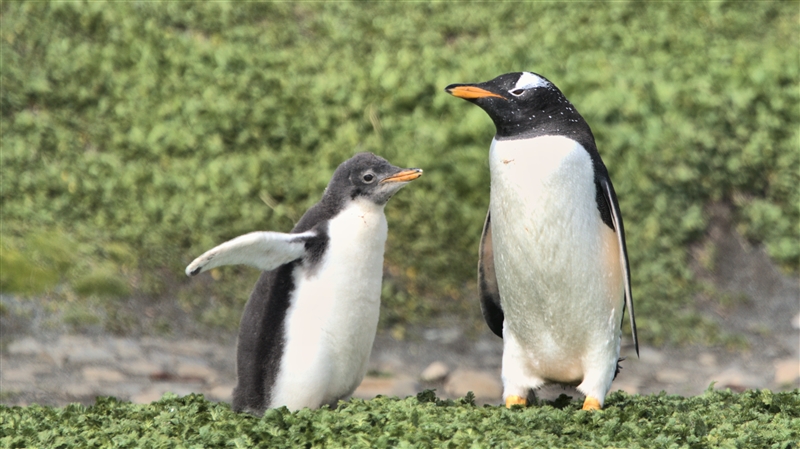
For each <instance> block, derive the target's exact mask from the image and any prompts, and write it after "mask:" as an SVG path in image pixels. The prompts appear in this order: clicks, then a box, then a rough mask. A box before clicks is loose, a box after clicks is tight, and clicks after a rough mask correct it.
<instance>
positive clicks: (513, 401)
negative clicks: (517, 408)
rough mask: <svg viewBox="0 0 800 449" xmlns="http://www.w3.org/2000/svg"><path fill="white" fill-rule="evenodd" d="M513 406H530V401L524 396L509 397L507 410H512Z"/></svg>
mask: <svg viewBox="0 0 800 449" xmlns="http://www.w3.org/2000/svg"><path fill="white" fill-rule="evenodd" d="M512 405H521V406H523V407H524V406H526V405H528V400H527V399H525V398H523V397H522V396H509V397H507V398H506V408H511V406H512Z"/></svg>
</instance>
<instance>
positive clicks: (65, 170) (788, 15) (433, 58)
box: [0, 2, 800, 344]
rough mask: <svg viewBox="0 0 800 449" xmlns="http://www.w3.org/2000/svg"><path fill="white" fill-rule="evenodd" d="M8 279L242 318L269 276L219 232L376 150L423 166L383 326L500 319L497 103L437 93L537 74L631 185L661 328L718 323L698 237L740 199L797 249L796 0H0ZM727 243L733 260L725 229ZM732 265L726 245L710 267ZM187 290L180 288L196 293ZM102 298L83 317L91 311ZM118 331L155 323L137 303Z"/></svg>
mask: <svg viewBox="0 0 800 449" xmlns="http://www.w3.org/2000/svg"><path fill="white" fill-rule="evenodd" d="M0 13H1V14H0V15H1V16H2V17H0V27H1V28H2V29H1V30H0V50H1V51H2V73H0V82H1V83H2V92H0V106H1V107H2V116H1V117H0V120H2V121H1V122H0V126H1V128H2V151H0V164H1V165H2V177H0V201H2V212H1V213H2V217H1V218H2V229H0V239H1V240H2V251H0V291H2V292H3V293H14V294H17V295H21V296H24V297H31V298H40V299H41V298H44V299H48V298H49V299H51V300H52V301H53V302H54V303H57V304H67V305H72V306H74V305H76V304H86V303H88V304H91V305H92V307H98V308H99V309H100V310H105V311H106V312H107V314H108V316H112V315H113V314H114V313H117V312H116V311H117V310H118V307H117V303H118V301H120V298H127V297H130V296H136V297H147V298H164V300H165V301H176V300H177V301H180V303H181V305H182V306H184V307H186V308H187V310H193V309H194V308H200V309H202V312H203V313H202V315H201V316H200V319H201V320H203V322H204V323H205V324H206V325H209V326H212V325H213V326H216V325H219V326H223V327H228V328H233V327H235V326H236V325H237V323H238V318H239V313H240V310H241V307H242V305H243V303H244V300H245V299H246V298H247V295H248V293H249V290H250V288H251V286H252V284H253V282H254V280H255V278H256V277H257V273H254V272H253V270H249V269H245V268H226V269H222V270H219V271H217V272H215V273H214V277H213V279H212V278H211V277H204V278H203V279H201V280H195V281H193V282H189V281H187V280H186V279H184V277H183V273H182V270H183V267H184V266H185V265H186V264H187V263H188V262H189V261H191V260H192V258H193V257H195V256H197V255H199V254H200V253H201V252H202V251H204V250H206V249H208V248H210V247H211V246H213V245H215V244H218V243H220V242H222V241H224V240H225V239H228V238H231V237H234V236H236V235H239V234H242V233H245V232H249V231H253V230H277V231H288V230H289V229H290V228H291V227H292V225H293V223H294V221H295V220H297V218H298V217H299V216H300V215H301V214H302V212H303V211H304V210H305V209H306V208H307V207H309V206H310V205H311V204H313V203H314V202H316V201H317V200H318V198H319V196H320V195H321V192H322V189H323V188H324V186H325V184H326V183H327V181H328V179H329V177H330V175H331V173H332V172H333V170H334V168H335V167H336V166H337V165H338V164H339V163H340V162H341V161H343V160H344V159H346V158H348V157H349V156H350V155H352V154H353V153H354V152H356V151H373V152H375V153H378V154H380V155H382V156H384V157H386V158H387V159H389V160H390V161H392V162H393V163H395V164H397V165H400V166H409V167H411V166H416V167H422V168H424V169H425V176H424V177H423V178H422V179H421V180H420V181H418V182H415V183H414V184H413V185H411V186H409V187H408V188H407V189H405V190H403V191H402V192H401V193H400V194H399V195H398V196H397V197H396V198H395V199H393V200H392V202H391V203H390V204H389V205H388V207H387V214H388V219H389V224H390V235H389V241H388V245H387V251H388V252H387V260H386V266H387V279H386V283H385V288H384V296H383V300H384V310H383V313H382V326H383V327H384V328H387V327H394V328H395V329H396V330H399V331H400V332H398V335H401V334H402V332H401V331H402V326H404V325H405V324H407V323H413V322H418V321H419V320H420V319H424V318H427V317H430V316H433V315H436V314H437V313H441V312H448V313H460V314H461V315H466V316H469V317H471V319H473V320H474V323H475V325H476V326H482V324H481V323H480V318H479V314H478V312H477V302H476V300H475V297H476V296H475V287H474V284H475V280H474V278H475V268H476V253H477V241H478V238H479V235H480V230H481V225H482V221H483V217H484V214H485V209H486V207H487V204H488V193H489V192H488V187H489V174H488V167H487V150H488V146H489V142H490V140H491V137H492V135H493V132H494V130H493V127H492V124H491V122H490V120H489V119H488V118H487V117H486V116H485V114H483V113H482V112H481V111H480V110H479V109H478V108H474V107H470V106H469V105H467V104H465V103H464V102H462V101H458V100H457V99H454V98H451V97H450V96H448V95H447V94H445V93H444V92H443V91H442V89H443V87H444V86H446V85H447V84H450V83H453V82H470V81H482V80H486V79H489V78H492V77H494V76H496V75H498V74H500V73H505V72H509V71H518V70H532V71H536V72H538V73H541V74H543V75H545V76H546V77H548V78H549V79H551V80H552V81H553V82H555V83H556V84H557V85H558V86H559V87H560V88H561V89H562V90H563V91H564V92H565V93H566V95H567V96H568V98H570V99H571V100H572V101H573V103H575V105H576V106H577V108H578V109H579V110H580V111H581V112H582V114H583V115H584V116H585V117H586V119H587V121H588V122H589V124H590V125H591V126H592V128H593V130H594V132H595V135H596V137H597V141H598V148H599V149H600V152H601V154H602V156H603V158H604V160H605V162H606V165H607V166H608V167H609V171H610V173H611V176H612V179H613V181H614V183H615V186H616V190H617V192H618V195H619V198H620V203H621V208H622V212H623V215H624V217H625V224H626V230H627V233H628V245H629V253H630V257H631V266H632V270H633V289H634V295H635V297H636V307H637V312H638V317H639V327H640V335H641V338H642V339H643V340H644V341H646V342H650V343H655V344H659V343H664V342H684V343H686V342H703V343H710V342H715V341H719V335H718V333H717V332H716V331H715V330H714V328H713V326H710V325H709V324H708V323H706V322H705V321H703V320H702V319H700V318H699V315H698V314H697V313H696V312H695V311H694V308H693V303H694V298H695V297H697V295H698V294H700V293H705V294H706V295H707V296H709V297H711V298H714V297H715V293H714V292H713V291H709V289H708V288H707V287H706V286H704V285H702V284H700V283H699V282H698V281H697V279H696V278H695V277H694V275H693V273H692V271H691V270H690V269H689V267H688V263H687V262H688V257H689V256H688V253H687V247H688V245H690V244H691V243H693V242H696V241H698V240H699V239H700V238H701V237H702V236H703V233H704V231H705V230H706V227H707V225H708V217H707V215H706V213H705V210H706V207H707V206H708V205H709V204H711V203H725V204H727V205H730V206H731V207H732V208H733V210H734V218H733V219H734V223H735V225H736V227H737V229H738V230H739V231H740V232H741V233H743V234H744V235H745V236H746V237H748V238H749V239H751V240H752V241H754V242H756V243H763V244H764V245H765V247H766V249H767V251H768V252H769V254H770V256H771V257H772V258H773V260H774V261H775V262H777V263H778V264H780V265H781V266H782V267H783V268H784V269H786V270H787V271H789V272H792V273H796V272H797V270H798V266H799V265H800V245H798V241H800V228H799V227H798V222H800V211H799V210H798V207H800V188H798V186H799V185H800V174H799V173H800V151H798V141H799V140H800V131H799V129H800V127H799V126H798V124H800V110H798V106H797V105H798V104H800V101H799V100H800V98H799V97H800V89H798V84H797V80H798V79H799V77H798V75H799V74H800V73H799V72H800V68H799V67H800V64H799V63H798V52H797V48H796V43H797V41H798V36H800V27H799V26H798V23H800V20H799V19H800V17H799V15H798V9H797V4H796V3H794V2H748V3H740V2H710V3H694V2H693V3H691V4H689V3H658V4H648V5H645V4H639V3H626V2H614V3H612V4H599V3H598V4H595V3H592V4H585V3H582V4H580V5H570V4H567V3H547V4H533V3H531V4H521V3H502V4H495V3H485V4H484V3H444V4H443V3H436V4H421V3H413V4H408V3H394V4H393V3H373V4H362V3H340V2H337V3H330V4H321V3H302V2H301V3H291V2H289V3H286V2H284V3H275V4H271V3H247V4H230V3H220V2H209V3H186V2H180V3H160V2H156V3H152V2H119V3H100V2H85V3H81V2H52V3H48V2H3V3H2V6H0ZM706 253H707V254H712V255H713V248H710V249H709V251H707V252H706ZM705 263H707V264H708V265H709V266H711V268H713V266H712V265H713V257H709V259H708V260H706V261H705ZM176 298H177V299H176ZM93 314H94V312H89V313H80V312H74V313H73V315H74V316H75V317H76V318H74V320H75V321H76V322H77V323H80V322H82V321H83V318H82V317H85V318H88V317H91V316H92V315H93ZM118 318H119V320H118V321H119V322H118V323H117V324H116V325H111V326H110V327H111V328H112V329H115V330H121V331H124V330H125V326H124V325H119V323H133V324H131V325H135V322H136V317H135V316H130V317H127V318H126V317H118Z"/></svg>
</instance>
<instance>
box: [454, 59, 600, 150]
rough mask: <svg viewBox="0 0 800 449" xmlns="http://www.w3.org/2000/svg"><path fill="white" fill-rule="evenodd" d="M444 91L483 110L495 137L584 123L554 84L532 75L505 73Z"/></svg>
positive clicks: (531, 73) (537, 75)
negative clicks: (494, 128) (495, 133)
mask: <svg viewBox="0 0 800 449" xmlns="http://www.w3.org/2000/svg"><path fill="white" fill-rule="evenodd" d="M444 90H445V91H446V92H447V93H449V94H451V95H453V96H456V97H458V98H463V99H465V100H467V101H470V102H472V103H475V104H476V105H478V106H480V108H481V109H483V110H484V111H486V113H487V114H489V117H490V118H491V119H492V121H493V122H494V125H495V127H496V128H497V135H498V137H515V136H518V135H522V134H525V133H526V132H528V131H530V130H531V129H533V128H536V127H539V126H547V127H550V126H552V124H555V123H556V122H565V123H570V122H572V123H579V122H582V123H585V122H584V121H583V118H582V117H581V116H580V114H578V111H576V110H575V108H574V107H573V106H572V104H571V103H570V102H569V100H567V98H566V97H565V96H564V94H562V93H561V91H560V90H559V89H558V87H556V86H555V84H553V83H551V82H550V81H549V80H548V79H547V78H545V77H543V76H541V75H539V74H536V73H533V72H514V73H506V74H505V75H500V76H498V77H497V78H495V79H492V80H489V81H485V82H482V83H477V84H451V85H449V86H447V87H446V88H445V89H444ZM551 122H552V123H551Z"/></svg>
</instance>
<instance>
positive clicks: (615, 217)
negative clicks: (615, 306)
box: [599, 178, 639, 356]
mask: <svg viewBox="0 0 800 449" xmlns="http://www.w3.org/2000/svg"><path fill="white" fill-rule="evenodd" d="M599 182H600V186H601V187H602V189H603V192H602V193H603V196H604V197H605V200H606V203H608V206H609V209H610V211H611V221H612V222H613V224H614V231H615V233H616V234H617V242H618V243H619V254H620V261H619V263H620V266H621V267H622V274H623V276H624V278H625V307H627V308H628V314H629V315H630V317H631V335H633V345H634V347H635V348H636V355H637V356H638V355H639V336H638V335H637V333H636V318H635V317H634V314H633V296H631V272H630V264H629V263H628V248H627V246H626V245H625V227H624V226H623V224H622V214H621V213H620V211H619V202H618V201H617V194H616V193H615V192H614V186H613V185H611V180H610V179H608V178H601V179H600V180H599ZM623 310H624V309H623Z"/></svg>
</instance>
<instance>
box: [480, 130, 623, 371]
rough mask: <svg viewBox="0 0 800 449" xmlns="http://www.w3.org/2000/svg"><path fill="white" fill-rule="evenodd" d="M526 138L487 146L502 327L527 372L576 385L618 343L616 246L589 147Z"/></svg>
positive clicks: (559, 139)
mask: <svg viewBox="0 0 800 449" xmlns="http://www.w3.org/2000/svg"><path fill="white" fill-rule="evenodd" d="M524 142H526V141H522V140H518V141H499V142H494V143H493V145H492V150H491V153H490V167H491V175H492V192H491V216H492V237H493V245H494V258H495V267H496V273H497V283H498V288H499V290H500V297H501V303H502V307H503V311H504V315H505V322H504V328H505V329H504V332H511V333H512V334H513V336H514V339H515V340H516V342H517V343H518V344H519V345H520V347H521V348H522V354H520V356H521V357H523V358H524V359H525V360H524V361H523V362H524V363H526V365H527V366H526V368H527V371H529V372H530V374H532V375H534V376H536V377H539V378H541V379H543V380H552V381H557V382H577V381H580V380H581V379H582V378H583V376H584V374H585V371H586V370H587V369H589V367H588V366H587V359H595V360H597V359H600V360H608V359H610V358H611V357H612V355H613V353H614V352H615V350H616V349H615V348H616V347H618V342H619V326H620V319H621V315H620V314H621V312H622V300H623V297H622V278H621V276H620V270H619V258H618V254H619V253H618V249H617V246H616V240H615V235H614V233H613V231H612V230H611V229H610V228H608V226H606V225H605V224H604V223H603V222H602V219H601V218H600V214H599V212H598V210H597V203H596V199H595V198H596V192H595V184H594V175H593V169H592V162H591V158H590V157H589V154H588V152H586V151H585V150H584V149H583V148H582V147H581V146H580V145H579V144H578V143H577V142H575V141H572V140H570V139H567V138H565V137H559V136H547V137H540V138H538V139H537V140H536V142H537V145H536V146H535V147H531V145H530V141H528V144H527V145H525V144H523V143H524ZM609 263H611V266H610V267H609V265H608V264H609Z"/></svg>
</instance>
